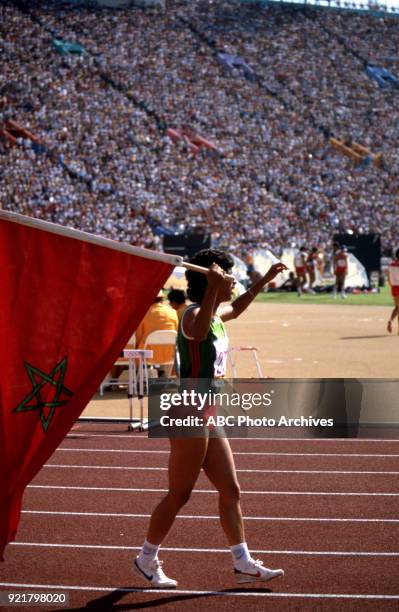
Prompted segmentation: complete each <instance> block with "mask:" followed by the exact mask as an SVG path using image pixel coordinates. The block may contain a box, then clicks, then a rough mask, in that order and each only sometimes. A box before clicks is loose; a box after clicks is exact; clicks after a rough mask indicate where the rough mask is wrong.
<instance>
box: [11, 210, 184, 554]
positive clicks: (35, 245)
mask: <svg viewBox="0 0 399 612" xmlns="http://www.w3.org/2000/svg"><path fill="white" fill-rule="evenodd" d="M180 263H181V258H180V257H175V256H172V255H164V254H161V253H155V252H152V251H146V250H144V249H137V248H135V247H131V246H130V245H125V244H120V243H116V242H113V241H110V240H105V239H103V238H100V237H95V236H92V235H90V234H85V233H83V232H79V231H77V230H71V229H67V228H61V227H60V226H56V225H54V224H50V223H46V222H42V221H38V220H36V219H31V218H29V217H24V216H22V215H17V214H14V213H6V212H3V211H0V287H1V290H0V557H1V559H2V560H3V552H4V548H5V546H6V545H7V543H9V542H10V541H12V540H14V538H15V535H16V531H17V528H18V523H19V518H20V509H21V500H22V495H23V492H24V489H25V487H26V486H27V484H28V483H29V482H30V481H31V480H32V479H33V478H34V476H35V475H36V474H37V473H38V472H39V470H40V469H41V467H42V466H43V465H44V463H46V462H47V461H48V459H49V457H50V456H51V455H52V453H53V452H54V451H55V449H56V448H57V446H58V445H59V444H60V443H61V441H62V440H63V439H64V437H65V436H66V434H67V433H68V431H69V430H70V428H71V426H72V425H73V423H74V422H75V421H76V419H77V418H78V417H79V415H80V413H81V412H82V411H83V409H84V408H85V406H86V405H87V404H88V402H89V401H90V399H91V398H92V397H93V395H94V393H95V391H96V390H97V388H98V387H99V385H100V383H101V382H102V380H103V379H104V377H105V376H106V374H107V372H108V371H109V369H110V368H111V366H112V364H113V363H114V361H115V359H116V357H117V356H118V355H119V353H120V351H121V350H122V349H123V348H124V346H125V345H126V343H127V341H128V339H129V338H130V336H131V335H132V333H133V332H134V330H135V329H136V327H137V325H138V324H139V323H140V321H141V319H142V318H143V316H144V314H145V313H146V311H147V309H148V308H149V306H150V305H151V303H152V301H153V299H154V297H155V296H156V294H157V293H158V291H159V289H160V288H161V287H162V286H163V284H164V282H165V281H166V279H167V278H168V276H169V275H170V274H171V272H172V270H173V268H174V266H175V265H179V264H180Z"/></svg>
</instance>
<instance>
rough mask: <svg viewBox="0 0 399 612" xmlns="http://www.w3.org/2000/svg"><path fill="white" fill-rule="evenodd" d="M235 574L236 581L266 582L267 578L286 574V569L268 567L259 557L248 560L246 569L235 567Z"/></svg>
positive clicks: (270, 578)
mask: <svg viewBox="0 0 399 612" xmlns="http://www.w3.org/2000/svg"><path fill="white" fill-rule="evenodd" d="M234 574H235V577H236V581H237V582H238V583H240V584H242V583H243V582H256V581H258V580H259V581H262V582H266V581H267V580H272V579H273V578H278V577H279V576H284V570H282V569H276V570H273V569H269V568H268V567H263V563H262V561H259V559H257V560H256V561H255V560H254V559H252V560H251V561H248V563H247V565H246V566H245V569H244V570H238V569H236V568H234Z"/></svg>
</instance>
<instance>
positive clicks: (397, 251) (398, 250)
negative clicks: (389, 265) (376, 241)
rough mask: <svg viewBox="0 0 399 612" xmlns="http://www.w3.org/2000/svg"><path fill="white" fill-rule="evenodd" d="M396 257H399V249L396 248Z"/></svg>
mask: <svg viewBox="0 0 399 612" xmlns="http://www.w3.org/2000/svg"><path fill="white" fill-rule="evenodd" d="M395 257H396V259H399V249H396V251H395Z"/></svg>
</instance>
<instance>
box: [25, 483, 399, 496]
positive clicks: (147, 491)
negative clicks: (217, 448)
mask: <svg viewBox="0 0 399 612" xmlns="http://www.w3.org/2000/svg"><path fill="white" fill-rule="evenodd" d="M27 488H31V489H61V490H68V489H69V490H74V491H128V492H131V493H167V491H168V489H139V488H129V487H78V486H64V485H63V486H61V485H28V487H27ZM192 492H193V493H214V494H216V493H217V491H216V490H215V489H193V491H192ZM241 493H243V494H244V495H246V494H248V495H341V496H347V495H354V496H359V495H360V496H367V497H398V496H399V493H356V492H352V491H349V492H332V491H241Z"/></svg>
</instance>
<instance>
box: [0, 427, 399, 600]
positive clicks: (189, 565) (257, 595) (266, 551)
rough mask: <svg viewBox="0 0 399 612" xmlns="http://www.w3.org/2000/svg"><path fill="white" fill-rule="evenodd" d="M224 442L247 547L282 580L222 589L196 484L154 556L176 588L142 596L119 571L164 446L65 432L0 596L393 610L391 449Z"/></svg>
mask: <svg viewBox="0 0 399 612" xmlns="http://www.w3.org/2000/svg"><path fill="white" fill-rule="evenodd" d="M231 444H232V448H233V451H234V454H235V461H236V467H237V470H238V476H239V480H240V484H241V488H242V508H243V514H244V517H245V526H246V536H247V538H246V539H247V541H248V544H249V547H250V550H251V551H252V553H253V556H254V557H256V558H261V559H262V560H263V561H264V563H265V565H268V566H270V567H282V568H284V570H285V577H284V578H279V579H276V580H275V581H273V582H270V583H264V584H262V583H252V584H250V585H248V586H245V585H237V584H236V583H235V582H234V580H233V574H232V570H231V558H230V553H229V551H228V549H227V547H226V542H225V539H224V535H223V532H222V530H221V528H220V526H219V524H218V519H217V494H216V493H215V492H214V490H213V488H212V486H211V485H210V483H209V482H208V481H207V479H206V478H205V476H204V475H203V474H201V476H200V478H199V480H198V482H197V485H196V489H195V491H194V492H193V494H192V497H191V499H190V501H189V502H188V504H187V505H186V506H185V507H184V508H183V509H182V511H181V514H180V516H179V517H178V518H177V520H176V522H175V524H174V526H173V528H172V530H171V532H170V533H169V535H168V537H167V539H166V541H165V543H164V546H163V548H162V554H161V558H162V559H163V560H164V563H165V570H166V573H167V574H169V575H170V576H172V577H175V578H177V579H178V581H179V585H178V588H177V590H176V591H172V590H170V591H166V592H165V591H159V590H153V589H152V590H150V589H146V588H145V587H144V588H143V584H142V583H141V582H140V580H139V578H137V577H136V575H135V574H134V573H133V572H132V570H131V563H132V559H133V558H134V556H135V555H136V554H137V551H138V549H139V548H140V546H141V544H142V541H143V538H144V536H145V532H146V527H147V525H148V518H149V514H150V512H151V510H152V508H153V507H154V505H155V504H156V503H157V501H158V500H159V499H160V498H161V496H162V495H163V491H164V490H165V488H166V486H167V471H166V465H167V453H168V441H167V440H154V439H152V440H151V439H148V438H147V436H146V434H137V433H128V432H127V431H126V427H124V426H123V425H104V426H99V425H93V424H79V425H78V427H77V429H75V430H74V431H72V432H71V433H70V435H69V436H68V437H67V438H66V439H65V440H64V442H63V444H62V445H61V446H60V447H59V449H57V451H56V452H55V453H54V455H53V456H52V457H51V459H50V461H49V462H48V464H47V465H46V466H44V467H43V469H42V470H41V472H40V473H39V475H38V476H37V477H36V478H35V480H34V481H33V482H32V483H31V485H30V486H29V487H28V489H27V490H26V493H25V497H24V504H23V514H22V519H21V523H20V528H19V532H18V538H17V541H16V542H15V543H14V544H11V545H10V546H9V547H8V548H7V550H6V562H5V563H3V564H1V565H0V589H1V590H17V591H18V590H36V591H38V590H51V591H55V590H56V589H60V590H62V591H66V590H68V592H69V597H70V602H69V606H68V607H67V608H65V607H64V608H63V609H68V610H80V609H87V608H86V607H88V608H89V609H93V610H135V609H140V608H148V607H156V608H159V607H160V606H164V608H163V609H165V610H168V611H170V610H179V611H183V610H185V611H186V610H195V611H196V612H199V611H202V610H209V608H210V607H212V609H214V610H216V611H221V610H240V611H241V610H244V611H245V610H251V611H258V610H259V611H260V610H262V611H263V612H268V611H269V610H273V611H274V610H276V609H278V610H282V611H283V612H285V611H286V610H287V611H288V610H289V611H292V610H295V611H299V610H300V611H305V612H316V611H317V612H324V611H326V612H327V611H328V612H336V611H342V612H352V611H359V612H369V611H370V612H371V611H373V612H382V611H391V610H392V611H393V610H399V512H398V510H399V488H398V483H399V439H398V440H395V439H391V440H379V441H377V440H364V439H363V440H362V439H355V440H332V439H329V440H320V439H315V440H298V439H296V440H289V439H281V440H278V439H263V440H261V439H255V440H254V439H252V440H250V439H236V440H232V441H231ZM2 609H9V610H21V611H23V610H28V609H29V610H32V608H27V607H18V608H16V607H9V608H2ZM35 609H38V607H37V606H36V608H35ZM40 609H43V610H44V609H46V610H52V609H54V610H55V609H57V606H53V607H52V606H46V607H40ZM58 609H60V608H58Z"/></svg>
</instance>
